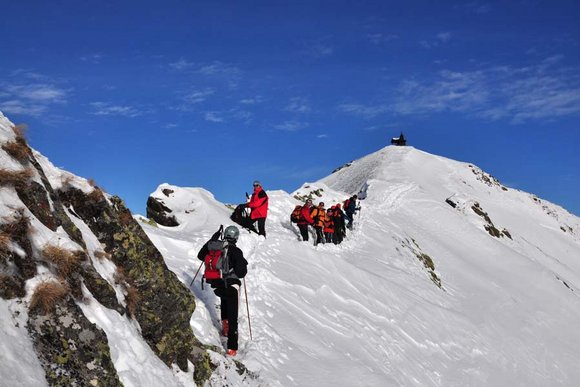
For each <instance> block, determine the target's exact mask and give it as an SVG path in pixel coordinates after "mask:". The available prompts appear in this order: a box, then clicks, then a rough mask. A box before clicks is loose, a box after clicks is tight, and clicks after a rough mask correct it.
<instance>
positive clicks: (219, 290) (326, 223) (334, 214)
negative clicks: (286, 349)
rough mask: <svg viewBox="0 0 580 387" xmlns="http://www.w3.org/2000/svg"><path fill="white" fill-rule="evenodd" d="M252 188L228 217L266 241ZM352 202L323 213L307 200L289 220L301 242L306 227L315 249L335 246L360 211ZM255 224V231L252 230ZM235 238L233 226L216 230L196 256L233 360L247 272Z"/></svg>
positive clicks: (260, 204) (263, 201)
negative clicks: (215, 298) (215, 300)
mask: <svg viewBox="0 0 580 387" xmlns="http://www.w3.org/2000/svg"><path fill="white" fill-rule="evenodd" d="M253 187H254V192H253V193H252V196H251V197H250V196H249V195H248V194H247V193H246V197H247V198H248V202H247V203H244V204H240V205H239V206H237V207H236V209H235V210H234V213H233V214H232V220H234V221H235V222H236V223H238V224H240V225H241V226H242V227H244V228H248V229H250V230H253V231H255V232H257V233H258V234H259V235H263V236H264V237H266V218H267V216H268V195H267V194H266V191H264V189H263V188H262V184H261V183H260V182H259V181H258V180H256V181H254V184H253ZM356 201H357V195H353V196H352V197H350V198H349V199H347V200H345V201H344V202H343V204H342V205H341V204H340V203H338V204H335V205H333V206H332V207H330V208H328V209H325V208H324V203H323V202H320V203H319V204H318V206H316V207H314V206H313V205H312V200H311V199H308V200H306V203H305V204H304V205H298V206H296V208H295V209H294V211H293V212H292V215H291V217H290V218H291V221H292V222H295V223H297V224H298V228H299V230H300V235H301V237H302V240H304V241H308V233H309V226H312V227H313V228H314V230H315V231H316V241H315V245H316V244H319V243H334V244H338V243H340V242H342V240H343V239H344V237H345V235H346V229H347V228H348V229H351V228H352V224H353V218H354V214H355V213H356V211H360V207H357V203H356ZM247 208H249V209H250V214H249V216H247V213H246V209H247ZM343 209H344V211H343ZM256 223H257V226H258V229H257V230H256V229H255V224H256ZM239 236H240V231H239V229H238V228H237V227H236V226H228V227H226V229H225V230H224V229H223V227H220V229H219V230H218V231H216V232H215V233H214V234H213V236H212V237H211V238H210V240H208V241H207V242H206V243H205V244H204V245H203V247H202V248H201V249H200V250H199V252H198V254H197V258H198V259H199V260H201V261H202V262H203V265H204V266H205V272H204V276H203V277H204V279H203V280H205V282H207V283H208V284H210V286H211V287H212V288H213V289H214V293H215V295H216V296H218V297H219V298H220V303H221V308H220V309H221V311H220V315H221V316H220V317H221V323H222V329H221V334H222V336H225V337H227V352H226V354H227V355H228V356H236V354H237V351H238V307H239V294H240V286H241V284H242V282H241V279H243V278H244V277H245V275H246V273H247V272H248V261H246V259H245V258H244V254H243V252H242V250H241V249H240V248H239V247H237V246H236V243H237V241H238V238H239ZM200 269H201V266H200ZM198 272H199V270H198ZM196 276H197V274H196ZM194 280H195V277H194ZM192 283H193V281H192ZM202 284H203V282H202ZM244 286H245V285H244ZM246 302H247V298H246ZM250 335H251V328H250Z"/></svg>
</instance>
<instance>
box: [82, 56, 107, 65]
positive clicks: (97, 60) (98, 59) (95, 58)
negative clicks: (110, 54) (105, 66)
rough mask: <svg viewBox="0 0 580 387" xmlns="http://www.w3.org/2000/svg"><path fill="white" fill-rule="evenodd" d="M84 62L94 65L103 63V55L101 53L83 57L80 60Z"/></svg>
mask: <svg viewBox="0 0 580 387" xmlns="http://www.w3.org/2000/svg"><path fill="white" fill-rule="evenodd" d="M79 59H80V60H81V61H82V62H91V63H93V64H99V63H101V59H103V55H102V54H99V53H94V54H89V55H83V56H81V57H80V58H79Z"/></svg>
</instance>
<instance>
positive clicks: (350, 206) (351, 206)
mask: <svg viewBox="0 0 580 387" xmlns="http://www.w3.org/2000/svg"><path fill="white" fill-rule="evenodd" d="M357 198H358V196H357V195H353V196H351V197H350V198H348V199H346V200H345V201H344V212H345V214H346V217H347V219H348V224H347V225H346V227H347V228H348V229H349V230H350V229H351V228H352V221H353V219H354V214H355V212H356V211H357V210H358V208H357V206H356V199H357Z"/></svg>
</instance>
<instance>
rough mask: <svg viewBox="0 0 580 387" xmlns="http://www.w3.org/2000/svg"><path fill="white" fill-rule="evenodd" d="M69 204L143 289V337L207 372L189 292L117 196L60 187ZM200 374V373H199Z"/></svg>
mask: <svg viewBox="0 0 580 387" xmlns="http://www.w3.org/2000/svg"><path fill="white" fill-rule="evenodd" d="M59 195H60V197H61V198H63V201H64V202H65V203H66V205H67V206H72V207H74V209H75V212H76V213H77V214H78V215H79V216H80V217H81V219H83V221H84V222H85V223H86V224H87V225H88V226H89V227H90V229H91V231H92V232H93V233H94V234H95V235H96V236H97V237H98V238H99V241H100V242H101V244H102V245H103V246H104V247H105V251H106V252H107V253H109V254H110V255H111V259H112V260H113V262H114V263H115V264H116V265H117V266H118V267H121V268H123V271H124V273H125V276H126V277H127V278H128V280H129V282H130V283H132V284H133V286H134V287H135V289H136V290H137V291H138V293H139V296H140V297H139V298H140V300H141V301H140V302H139V303H138V304H137V305H136V307H135V319H136V320H137V321H138V322H139V325H140V327H141V330H142V334H143V337H144V338H145V340H146V341H147V343H148V344H149V345H150V347H151V348H152V349H153V351H154V352H155V353H156V354H157V355H158V356H159V357H160V358H161V359H162V360H163V361H164V362H165V363H166V364H167V365H171V364H177V365H178V366H179V367H180V368H181V369H182V370H187V361H188V360H189V361H191V362H192V363H194V364H195V365H196V367H195V370H196V374H197V375H198V376H199V375H203V374H204V373H205V374H207V373H208V367H210V368H211V363H210V362H209V361H208V360H207V355H206V354H205V351H203V350H202V351H201V352H202V353H204V355H202V356H201V357H200V356H197V355H195V354H196V353H197V354H199V353H200V349H202V348H203V346H202V345H201V344H200V343H199V342H198V340H197V339H196V338H195V337H194V336H193V333H192V332H191V328H190V326H189V320H190V318H191V315H192V313H193V311H194V309H195V300H194V297H193V295H192V294H191V292H190V291H189V290H188V289H187V288H186V287H185V286H183V285H182V284H181V282H179V280H178V279H177V277H176V275H175V274H174V273H173V272H171V271H170V270H168V268H167V266H166V265H165V262H164V260H163V257H162V256H161V253H159V251H158V250H157V249H156V248H155V246H154V245H153V243H152V242H151V241H150V240H149V238H148V237H147V235H146V234H145V232H144V231H143V230H142V228H141V226H139V224H138V223H137V222H136V221H135V220H134V219H133V216H132V215H131V213H130V211H129V210H128V209H127V208H126V207H125V205H124V203H123V201H122V200H121V199H120V198H118V197H112V198H111V199H110V201H109V200H107V199H106V198H105V197H104V196H101V197H98V196H94V197H88V196H87V195H86V194H84V193H83V192H82V191H80V190H78V189H75V188H69V189H67V190H66V191H62V192H60V193H59ZM199 377H201V376H199Z"/></svg>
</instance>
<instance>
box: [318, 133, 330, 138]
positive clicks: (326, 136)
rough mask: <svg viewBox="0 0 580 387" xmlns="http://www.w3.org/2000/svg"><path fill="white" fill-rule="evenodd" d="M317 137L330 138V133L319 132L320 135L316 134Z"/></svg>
mask: <svg viewBox="0 0 580 387" xmlns="http://www.w3.org/2000/svg"><path fill="white" fill-rule="evenodd" d="M316 138H328V134H326V133H323V134H319V135H318V136H316Z"/></svg>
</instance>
